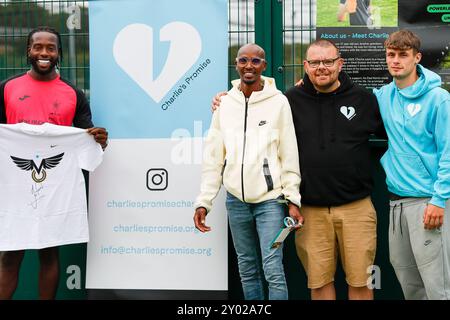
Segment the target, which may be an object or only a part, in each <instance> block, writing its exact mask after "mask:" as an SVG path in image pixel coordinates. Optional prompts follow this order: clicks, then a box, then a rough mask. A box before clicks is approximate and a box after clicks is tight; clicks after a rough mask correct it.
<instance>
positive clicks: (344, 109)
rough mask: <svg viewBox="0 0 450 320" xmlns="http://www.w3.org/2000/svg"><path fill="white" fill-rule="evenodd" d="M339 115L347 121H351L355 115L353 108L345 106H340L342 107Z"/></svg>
mask: <svg viewBox="0 0 450 320" xmlns="http://www.w3.org/2000/svg"><path fill="white" fill-rule="evenodd" d="M341 113H342V114H343V115H344V116H345V117H346V118H347V119H348V120H352V119H353V117H354V116H355V115H356V111H355V108H353V107H347V106H342V107H341Z"/></svg>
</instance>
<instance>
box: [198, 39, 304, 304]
mask: <svg viewBox="0 0 450 320" xmlns="http://www.w3.org/2000/svg"><path fill="white" fill-rule="evenodd" d="M265 68H266V62H265V54H264V50H263V49H262V48H261V47H259V46H257V45H255V44H248V45H245V46H243V47H241V48H240V50H239V51H238V54H237V58H236V70H237V71H238V73H239V75H240V79H239V80H234V81H233V82H232V84H233V88H232V89H231V90H230V91H229V92H228V95H227V96H225V97H223V99H222V104H224V105H225V106H226V107H223V108H220V109H218V110H216V111H215V112H214V114H213V118H212V121H211V128H210V131H209V133H208V137H207V139H206V141H205V154H204V162H203V172H202V182H201V190H200V195H199V196H198V198H197V201H196V204H195V208H196V211H195V215H194V222H195V225H196V227H197V228H198V229H199V230H200V231H202V232H207V231H210V227H208V226H206V225H205V217H206V214H207V212H209V210H210V209H211V206H212V200H213V199H214V198H215V197H216V195H217V193H218V191H219V189H220V186H221V184H222V182H223V184H224V186H225V188H226V190H227V200H226V206H227V211H228V218H229V225H230V229H231V233H232V237H233V243H234V247H235V249H236V253H237V258H238V265H239V274H240V277H241V282H242V287H243V291H244V296H245V299H247V300H253V299H255V300H262V299H264V297H265V296H264V290H263V277H265V280H266V281H267V283H268V289H269V299H287V298H288V291H287V285H286V279H285V275H284V268H283V262H282V259H283V249H282V246H280V247H278V248H276V249H271V248H270V244H271V241H272V240H273V239H274V238H275V237H276V235H277V233H278V232H279V231H280V228H281V227H282V226H283V218H284V217H285V212H286V209H288V210H289V215H290V216H291V217H292V218H294V219H296V220H297V221H299V222H303V218H302V216H301V215H300V211H299V206H300V194H299V185H300V169H299V160H298V150H297V142H296V137H295V131H294V125H293V122H292V114H291V109H290V106H289V103H288V101H287V98H286V97H285V96H284V95H283V94H282V93H281V92H280V91H279V90H277V88H276V86H275V81H274V79H272V78H267V77H263V76H261V73H262V72H263V71H264V70H265ZM286 203H287V206H286ZM258 245H259V247H260V248H259V249H258ZM261 262H262V263H261Z"/></svg>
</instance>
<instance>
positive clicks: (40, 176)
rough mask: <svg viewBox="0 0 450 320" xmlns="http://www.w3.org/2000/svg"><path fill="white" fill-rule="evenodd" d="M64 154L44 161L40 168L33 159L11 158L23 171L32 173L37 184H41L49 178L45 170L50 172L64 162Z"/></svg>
mask: <svg viewBox="0 0 450 320" xmlns="http://www.w3.org/2000/svg"><path fill="white" fill-rule="evenodd" d="M63 156H64V152H63V153H60V154H58V155H56V156H53V157H49V158H45V159H42V161H41V164H40V165H39V167H38V166H37V165H36V163H34V160H32V159H21V158H17V157H13V156H11V159H12V161H14V163H15V164H16V165H17V166H18V167H19V168H20V169H22V170H25V171H31V178H32V179H33V180H34V181H35V182H37V183H41V182H43V181H44V180H45V178H47V172H45V169H47V170H49V169H52V168H54V167H56V166H57V165H58V164H59V163H60V162H61V160H62V158H63Z"/></svg>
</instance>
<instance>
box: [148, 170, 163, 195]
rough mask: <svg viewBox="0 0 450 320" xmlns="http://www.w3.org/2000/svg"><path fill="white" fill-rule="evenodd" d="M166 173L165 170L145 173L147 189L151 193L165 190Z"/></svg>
mask: <svg viewBox="0 0 450 320" xmlns="http://www.w3.org/2000/svg"><path fill="white" fill-rule="evenodd" d="M167 178H168V173H167V170H166V169H163V168H154V169H150V170H148V171H147V188H148V189H149V190H152V191H163V190H166V189H167V182H168V181H167Z"/></svg>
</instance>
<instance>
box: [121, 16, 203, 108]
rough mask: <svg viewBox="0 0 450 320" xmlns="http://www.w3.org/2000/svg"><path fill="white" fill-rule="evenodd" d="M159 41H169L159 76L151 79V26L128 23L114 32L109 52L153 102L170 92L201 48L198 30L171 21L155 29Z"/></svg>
mask: <svg viewBox="0 0 450 320" xmlns="http://www.w3.org/2000/svg"><path fill="white" fill-rule="evenodd" d="M159 40H160V41H169V42H170V48H169V53H168V55H167V59H166V62H165V64H164V66H163V68H162V71H161V73H160V74H159V76H158V77H157V78H156V79H154V78H153V28H152V27H150V26H148V25H146V24H139V23H135V24H130V25H128V26H126V27H125V28H123V29H122V30H120V32H119V33H118V34H117V36H116V38H115V40H114V45H113V55H114V59H115V60H116V62H117V64H118V65H119V66H120V67H121V68H122V69H123V71H125V72H126V74H128V75H129V76H130V77H131V79H133V80H134V81H135V82H136V83H137V84H138V85H139V86H140V87H141V88H142V89H143V90H144V91H145V92H146V93H147V94H148V95H149V96H150V97H151V98H152V99H153V100H154V101H155V102H156V103H159V102H160V101H161V100H162V98H164V96H165V95H166V94H167V92H169V91H170V89H171V88H172V87H173V86H174V85H175V84H176V83H177V81H178V80H180V78H181V77H182V76H183V75H184V74H185V73H186V72H187V71H188V70H189V69H190V68H191V67H192V65H193V64H194V63H195V62H196V61H197V59H198V58H199V56H200V52H201V50H202V40H201V38H200V34H199V33H198V31H197V30H196V29H195V28H194V27H193V26H191V25H190V24H188V23H185V22H180V21H175V22H171V23H168V24H166V25H165V26H164V27H162V28H161V30H160V32H159Z"/></svg>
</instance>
